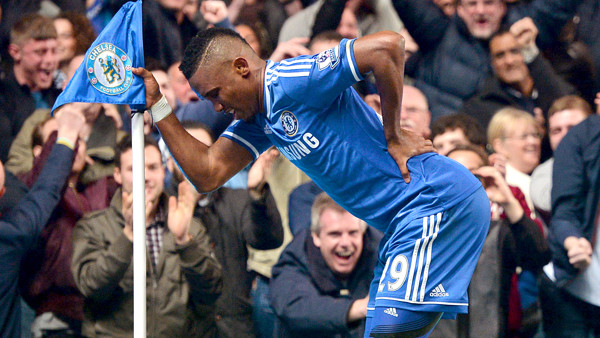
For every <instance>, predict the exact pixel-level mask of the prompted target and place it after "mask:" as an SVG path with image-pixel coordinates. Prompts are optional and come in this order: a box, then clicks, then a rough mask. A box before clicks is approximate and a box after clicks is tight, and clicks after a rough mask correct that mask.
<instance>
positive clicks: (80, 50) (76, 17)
mask: <svg viewBox="0 0 600 338" xmlns="http://www.w3.org/2000/svg"><path fill="white" fill-rule="evenodd" d="M56 19H65V20H67V21H69V22H70V23H71V25H72V26H73V38H74V39H75V54H74V55H80V54H85V53H86V52H87V50H88V49H89V48H90V46H91V45H92V43H94V40H96V32H95V31H94V27H93V26H92V23H91V22H90V20H89V19H88V18H87V17H86V16H85V15H83V14H80V13H77V12H72V11H66V12H61V13H60V14H58V16H57V17H56V18H54V20H56Z"/></svg>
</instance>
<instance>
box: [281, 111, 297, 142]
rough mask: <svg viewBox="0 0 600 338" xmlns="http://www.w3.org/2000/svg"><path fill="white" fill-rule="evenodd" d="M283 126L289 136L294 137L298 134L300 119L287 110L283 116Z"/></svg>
mask: <svg viewBox="0 0 600 338" xmlns="http://www.w3.org/2000/svg"><path fill="white" fill-rule="evenodd" d="M281 126H282V127H283V131H284V132H285V133H286V134H287V135H288V136H294V135H296V133H297V132H298V119H297V118H296V116H295V115H294V114H293V113H292V112H291V111H289V110H286V111H284V112H283V113H282V114H281Z"/></svg>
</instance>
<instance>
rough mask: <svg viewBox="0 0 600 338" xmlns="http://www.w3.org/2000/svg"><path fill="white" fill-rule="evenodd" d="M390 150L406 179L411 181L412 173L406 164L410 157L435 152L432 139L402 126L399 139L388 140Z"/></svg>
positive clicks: (407, 181)
mask: <svg viewBox="0 0 600 338" xmlns="http://www.w3.org/2000/svg"><path fill="white" fill-rule="evenodd" d="M388 151H389V153H390V155H391V156H392V158H393V159H394V160H395V161H396V164H398V167H399V168H400V172H401V173H402V177H403V178H404V181H405V182H406V183H409V182H410V173H409V172H408V167H407V165H406V163H407V162H408V159H409V158H411V157H413V156H417V155H421V154H425V153H430V152H433V151H434V149H433V144H432V143H431V141H430V140H427V139H425V138H424V137H423V136H421V135H418V134H416V133H415V132H413V131H411V130H408V129H404V128H400V136H399V137H398V139H397V140H388Z"/></svg>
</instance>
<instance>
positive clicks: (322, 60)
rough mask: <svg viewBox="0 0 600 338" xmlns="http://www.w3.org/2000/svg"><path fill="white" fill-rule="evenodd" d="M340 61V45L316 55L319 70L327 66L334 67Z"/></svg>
mask: <svg viewBox="0 0 600 338" xmlns="http://www.w3.org/2000/svg"><path fill="white" fill-rule="evenodd" d="M339 63H340V46H335V47H334V48H331V49H328V50H326V51H323V52H321V53H319V55H317V64H318V65H319V70H323V69H325V68H327V67H331V69H334V68H335V67H336V66H337V65H338V64H339Z"/></svg>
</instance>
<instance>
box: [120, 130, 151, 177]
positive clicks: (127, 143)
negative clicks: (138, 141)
mask: <svg viewBox="0 0 600 338" xmlns="http://www.w3.org/2000/svg"><path fill="white" fill-rule="evenodd" d="M148 146H152V147H156V149H157V150H158V151H159V152H160V147H159V146H158V142H156V140H154V139H153V138H152V136H150V135H144V148H146V147H148ZM129 149H131V134H127V135H125V136H123V138H122V139H121V140H120V141H119V142H118V143H117V145H116V146H115V166H116V167H117V168H119V169H120V168H121V155H123V153H126V152H127V150H129Z"/></svg>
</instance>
